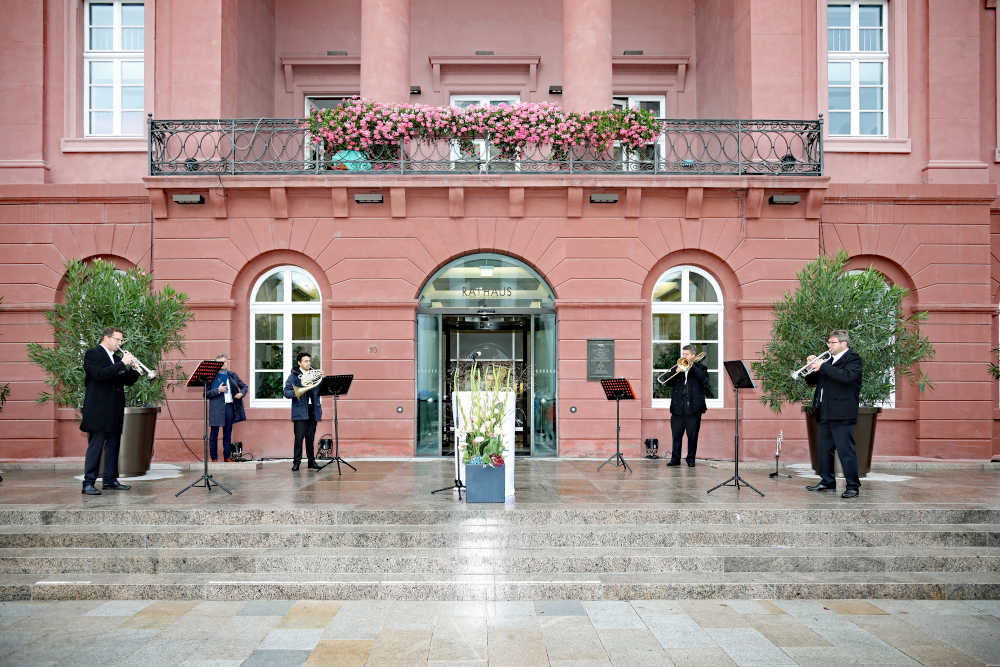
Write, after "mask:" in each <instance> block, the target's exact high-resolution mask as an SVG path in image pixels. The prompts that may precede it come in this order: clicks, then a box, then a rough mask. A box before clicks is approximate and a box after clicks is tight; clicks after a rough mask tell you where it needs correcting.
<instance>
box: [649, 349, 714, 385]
mask: <svg viewBox="0 0 1000 667" xmlns="http://www.w3.org/2000/svg"><path fill="white" fill-rule="evenodd" d="M704 358H705V353H704V352H699V353H698V354H696V355H695V356H694V358H692V359H685V358H684V357H681V358H680V359H678V360H677V363H676V364H674V365H673V366H671V367H670V368H668V369H667V370H665V371H663V372H662V373H660V376H659V377H658V378H656V381H657V382H659V383H660V384H666V383H668V382H670V381H671V380H673V379H674V377H675V376H677V375H679V374H681V373H687V372H688V371H689V370H691V366H693V365H694V363H695V362H696V361H701V360H702V359H704ZM674 369H677V370H674ZM670 371H674V373H673V375H671V376H670V377H668V378H667V379H666V380H664V379H663V376H664V375H667V374H668V373H670Z"/></svg>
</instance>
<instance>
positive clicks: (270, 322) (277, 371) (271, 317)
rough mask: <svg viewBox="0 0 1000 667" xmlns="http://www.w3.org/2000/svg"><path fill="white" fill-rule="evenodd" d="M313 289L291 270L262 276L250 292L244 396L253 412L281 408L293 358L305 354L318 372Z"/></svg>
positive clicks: (318, 302) (317, 299)
mask: <svg viewBox="0 0 1000 667" xmlns="http://www.w3.org/2000/svg"><path fill="white" fill-rule="evenodd" d="M321 306H322V298H321V296H320V291H319V285H318V284H317V283H316V281H315V280H314V279H313V277H312V276H311V275H309V273H308V272H307V271H305V270H303V269H300V268H298V267H297V266H279V267H277V268H274V269H271V270H270V271H268V272H267V273H265V274H264V275H262V276H261V277H260V278H259V279H258V280H257V283H256V284H255V285H254V287H253V290H252V291H251V292H250V368H252V369H253V373H251V376H250V395H251V396H252V397H253V400H252V401H251V402H252V404H254V405H257V406H268V405H283V404H284V403H285V402H286V401H287V399H285V398H284V397H283V396H282V389H283V387H284V385H285V378H286V377H287V375H288V373H289V372H290V371H291V369H292V368H293V367H294V365H295V355H297V354H298V353H299V352H308V353H309V354H310V355H311V356H312V367H313V368H320V367H321V365H322V359H323V351H322V345H321V342H322V340H323V337H322V327H321V322H322V310H321Z"/></svg>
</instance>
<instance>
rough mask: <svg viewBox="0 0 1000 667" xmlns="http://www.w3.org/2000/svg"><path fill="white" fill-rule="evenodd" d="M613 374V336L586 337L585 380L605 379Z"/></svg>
mask: <svg viewBox="0 0 1000 667" xmlns="http://www.w3.org/2000/svg"><path fill="white" fill-rule="evenodd" d="M614 376H615V341H614V339H613V338H588V339H587V380H588V381H591V380H605V379H607V378H613V377H614Z"/></svg>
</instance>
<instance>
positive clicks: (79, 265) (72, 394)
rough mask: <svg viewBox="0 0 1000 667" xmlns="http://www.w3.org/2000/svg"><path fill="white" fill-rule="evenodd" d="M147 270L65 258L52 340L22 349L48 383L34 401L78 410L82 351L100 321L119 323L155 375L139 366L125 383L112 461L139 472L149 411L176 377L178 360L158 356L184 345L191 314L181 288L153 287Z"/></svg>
mask: <svg viewBox="0 0 1000 667" xmlns="http://www.w3.org/2000/svg"><path fill="white" fill-rule="evenodd" d="M152 284H153V278H152V276H151V275H149V274H148V273H146V272H145V271H143V270H142V269H137V268H133V269H130V270H128V271H121V270H119V269H116V268H115V266H114V264H112V263H111V262H107V261H103V260H99V259H98V260H94V261H92V262H81V261H80V260H77V259H72V260H70V261H69V262H67V263H66V291H65V297H66V298H65V302H64V303H61V304H58V305H56V307H55V309H54V310H50V311H48V312H46V313H45V317H46V319H47V320H48V321H49V324H50V325H52V329H53V333H54V336H53V337H54V339H55V344H54V345H51V346H50V345H41V344H39V343H29V344H28V357H29V358H30V359H31V360H32V361H34V362H35V363H36V364H38V365H39V366H41V367H42V369H43V370H44V371H45V373H46V374H47V375H48V379H47V380H46V383H47V384H48V385H49V386H50V387H51V391H46V392H42V394H41V395H39V397H38V402H39V403H44V402H45V401H49V400H53V401H55V402H56V405H59V406H60V407H68V408H75V409H76V410H77V411H79V410H80V408H81V406H82V405H83V396H84V391H85V387H84V372H83V356H84V354H85V353H86V351H87V350H88V349H89V348H91V347H93V346H94V345H96V344H97V343H99V342H100V340H101V331H102V330H103V329H104V327H108V326H113V327H118V328H120V329H121V330H122V333H123V334H124V337H125V343H124V345H123V346H122V347H123V348H124V349H126V350H128V351H129V352H131V353H132V354H133V355H134V356H135V357H136V358H138V359H139V360H140V361H142V363H143V364H145V365H146V366H147V367H148V368H149V369H150V370H153V371H155V377H152V378H150V377H148V376H147V375H146V374H145V373H143V374H142V376H141V377H140V379H139V381H138V382H136V383H135V384H134V385H132V386H131V387H126V388H125V405H126V408H125V423H124V428H123V430H122V440H121V450H120V456H119V468H120V470H121V471H122V472H123V473H128V474H133V475H142V474H144V473H145V472H146V471H147V470H148V469H149V463H150V461H151V460H152V454H153V439H154V436H155V433H156V415H157V413H158V412H159V405H160V403H162V402H163V399H164V396H165V391H166V388H167V386H168V384H169V383H170V381H171V380H176V379H178V378H180V377H182V374H181V367H180V365H179V364H169V363H163V356H164V355H165V354H167V353H168V352H171V351H181V350H183V343H184V339H183V337H182V336H181V332H182V331H183V330H184V327H185V326H187V323H188V321H189V320H190V319H192V317H193V316H192V314H191V313H190V311H189V310H188V308H187V305H186V302H187V295H185V294H183V293H181V292H177V291H175V290H174V289H173V288H172V287H170V286H169V285H164V287H163V288H162V289H160V290H154V289H153V286H152Z"/></svg>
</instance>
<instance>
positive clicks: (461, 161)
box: [451, 95, 521, 171]
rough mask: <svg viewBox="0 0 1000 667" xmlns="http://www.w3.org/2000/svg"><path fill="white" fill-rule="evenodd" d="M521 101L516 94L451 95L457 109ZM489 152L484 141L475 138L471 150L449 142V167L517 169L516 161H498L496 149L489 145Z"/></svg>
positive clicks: (483, 169) (461, 169) (452, 103)
mask: <svg viewBox="0 0 1000 667" xmlns="http://www.w3.org/2000/svg"><path fill="white" fill-rule="evenodd" d="M520 101H521V98H520V97H518V96H517V95H452V96H451V106H453V107H458V108H459V109H468V108H469V107H496V106H500V105H501V104H509V105H514V104H517V103H518V102H520ZM490 148H491V150H490V151H489V154H487V151H486V142H485V141H484V140H482V139H475V140H473V142H472V150H471V151H468V150H463V149H462V147H461V146H460V145H459V143H458V142H457V141H453V142H451V168H452V169H453V170H458V171H475V170H479V171H518V170H519V165H518V163H517V162H510V161H509V160H508V161H498V160H497V159H496V158H495V157H493V156H495V155H496V154H497V152H498V151H497V149H496V148H495V147H493V146H492V145H491V147H490Z"/></svg>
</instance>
